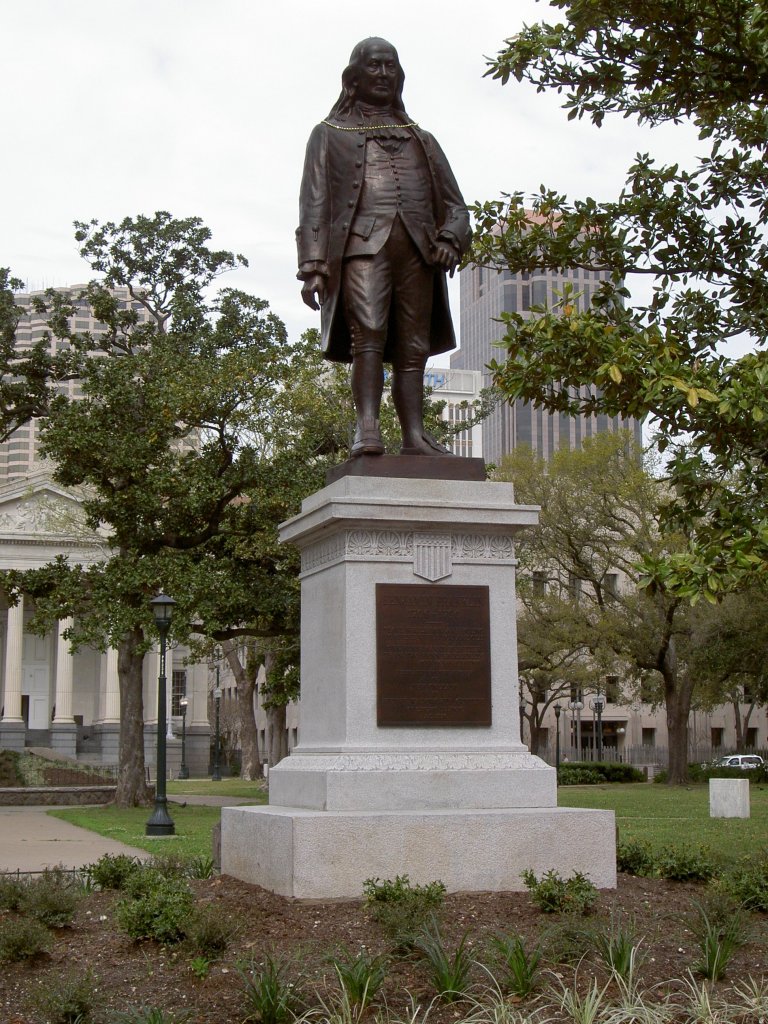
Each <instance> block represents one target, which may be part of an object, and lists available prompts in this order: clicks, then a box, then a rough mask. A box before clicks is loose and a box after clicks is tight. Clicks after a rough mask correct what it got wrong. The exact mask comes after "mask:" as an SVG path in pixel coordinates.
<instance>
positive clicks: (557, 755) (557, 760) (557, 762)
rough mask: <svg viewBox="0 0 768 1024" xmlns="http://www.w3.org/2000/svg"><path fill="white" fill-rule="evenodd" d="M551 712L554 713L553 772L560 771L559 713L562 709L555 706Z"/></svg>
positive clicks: (557, 705)
mask: <svg viewBox="0 0 768 1024" xmlns="http://www.w3.org/2000/svg"><path fill="white" fill-rule="evenodd" d="M552 710H553V711H554V712H555V771H560V712H561V711H562V710H563V709H562V708H561V707H560V705H559V704H555V706H554V707H553V708H552Z"/></svg>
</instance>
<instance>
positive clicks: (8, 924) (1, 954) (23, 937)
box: [0, 917, 51, 963]
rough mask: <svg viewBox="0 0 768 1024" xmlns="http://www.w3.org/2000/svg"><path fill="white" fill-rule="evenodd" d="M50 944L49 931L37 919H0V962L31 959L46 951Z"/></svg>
mask: <svg viewBox="0 0 768 1024" xmlns="http://www.w3.org/2000/svg"><path fill="white" fill-rule="evenodd" d="M50 944H51V933H50V932H49V931H48V929H47V928H46V927H45V925H43V924H41V923H40V922H39V921H35V920H32V919H30V918H28V917H15V918H8V919H7V920H5V921H0V962H2V963H16V962H18V961H19V960H32V959H34V957H36V956H40V955H41V954H42V953H46V952H47V951H48V949H49V947H50Z"/></svg>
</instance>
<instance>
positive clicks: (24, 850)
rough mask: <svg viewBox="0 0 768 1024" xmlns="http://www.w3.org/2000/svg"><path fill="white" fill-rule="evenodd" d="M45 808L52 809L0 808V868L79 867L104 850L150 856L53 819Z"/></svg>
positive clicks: (19, 869) (26, 869) (1, 869)
mask: <svg viewBox="0 0 768 1024" xmlns="http://www.w3.org/2000/svg"><path fill="white" fill-rule="evenodd" d="M56 809H57V810H61V808H56ZM47 810H51V808H47V807H0V871H43V870H44V869H45V868H52V867H56V865H57V864H62V865H63V866H64V867H65V868H82V867H85V866H86V864H93V862H94V861H95V860H98V859H99V857H103V856H104V854H105V853H111V854H113V855H115V854H118V853H126V854H128V855H129V856H131V857H141V859H142V860H146V858H147V857H149V856H150V854H149V853H147V851H146V850H137V849H136V848H135V847H133V846H126V845H125V844H124V843H118V842H117V841H116V840H114V839H105V838H104V837H103V836H100V835H97V834H96V833H95V832H89V831H88V829H85V828H79V827H78V826H77V825H71V824H70V823H69V822H68V821H62V820H61V819H60V818H53V817H51V815H50V814H46V811H47Z"/></svg>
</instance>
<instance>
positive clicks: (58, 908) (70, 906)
mask: <svg viewBox="0 0 768 1024" xmlns="http://www.w3.org/2000/svg"><path fill="white" fill-rule="evenodd" d="M79 899H80V892H79V891H78V884H77V881H76V880H75V878H74V877H73V876H72V875H69V874H67V872H65V871H64V870H63V868H49V869H47V870H45V871H44V872H43V873H42V875H40V877H39V878H36V879H34V880H33V881H31V882H27V883H26V884H25V885H24V891H23V894H22V899H21V903H20V905H19V910H21V912H22V913H24V914H29V916H30V917H34V918H36V919H37V920H38V921H41V922H42V923H43V924H45V925H48V927H49V928H64V927H66V925H69V924H71V923H72V918H73V917H74V916H75V910H76V908H77V904H78V900H79Z"/></svg>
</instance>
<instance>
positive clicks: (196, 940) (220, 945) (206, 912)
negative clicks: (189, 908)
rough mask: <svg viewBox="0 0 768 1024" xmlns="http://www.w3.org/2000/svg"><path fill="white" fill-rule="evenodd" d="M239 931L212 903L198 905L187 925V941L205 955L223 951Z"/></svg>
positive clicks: (215, 954)
mask: <svg viewBox="0 0 768 1024" xmlns="http://www.w3.org/2000/svg"><path fill="white" fill-rule="evenodd" d="M237 932H238V927H237V925H236V924H232V923H231V921H230V920H229V919H228V918H225V917H223V916H222V915H221V913H220V912H219V911H218V910H217V909H216V908H215V907H213V906H212V905H211V904H203V905H202V906H199V907H196V908H195V910H194V911H193V913H192V916H191V918H190V919H189V922H188V925H187V943H188V944H189V946H190V947H191V948H192V949H193V950H194V951H195V953H198V954H200V955H202V956H204V957H208V958H210V957H214V956H217V955H218V954H219V953H223V952H224V950H225V949H226V948H227V946H228V945H229V943H230V942H231V941H232V939H233V938H234V937H235V935H236V934H237Z"/></svg>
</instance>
